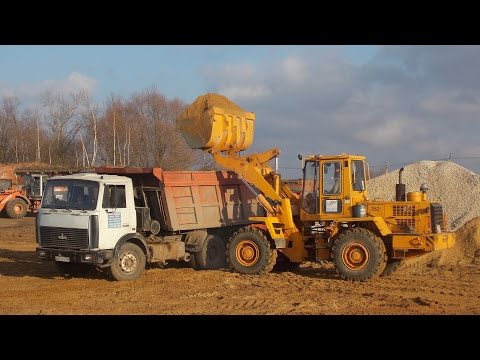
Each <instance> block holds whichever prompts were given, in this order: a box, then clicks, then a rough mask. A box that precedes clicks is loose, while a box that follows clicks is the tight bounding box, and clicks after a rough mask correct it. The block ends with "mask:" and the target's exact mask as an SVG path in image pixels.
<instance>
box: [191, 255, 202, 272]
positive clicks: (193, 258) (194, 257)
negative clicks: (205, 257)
mask: <svg viewBox="0 0 480 360" xmlns="http://www.w3.org/2000/svg"><path fill="white" fill-rule="evenodd" d="M188 265H190V266H191V267H192V268H193V269H194V270H201V269H200V268H199V267H198V265H197V253H191V254H190V260H188Z"/></svg>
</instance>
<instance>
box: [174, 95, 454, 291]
mask: <svg viewBox="0 0 480 360" xmlns="http://www.w3.org/2000/svg"><path fill="white" fill-rule="evenodd" d="M177 127H178V129H179V130H180V132H181V133H182V135H183V136H184V138H185V140H186V141H187V143H188V144H189V146H190V147H191V148H194V149H203V150H204V151H207V152H209V153H210V154H211V155H212V156H213V158H214V159H215V161H216V163H217V164H219V165H221V166H223V167H225V168H227V169H230V170H233V171H235V172H236V173H237V174H238V176H239V177H240V178H241V179H243V181H244V182H245V184H246V185H247V186H248V188H249V189H250V190H251V191H252V192H253V193H254V194H255V196H256V197H257V199H258V200H259V201H260V203H261V204H262V205H263V206H264V208H265V209H266V213H267V216H264V217H250V218H249V220H250V221H251V224H249V225H247V226H245V227H243V228H241V229H239V230H238V231H237V232H235V233H234V234H233V235H232V236H231V237H230V238H229V239H228V241H227V246H226V257H227V263H228V266H229V267H230V269H231V270H233V271H234V272H238V273H241V274H264V273H267V272H269V271H271V270H272V269H273V267H274V265H275V264H276V262H278V263H279V265H282V266H283V267H285V266H286V267H295V266H298V265H299V264H300V263H301V262H303V261H331V262H333V264H334V265H335V268H336V271H337V273H338V274H339V275H340V277H341V278H343V279H345V280H351V281H366V280H370V279H372V278H375V277H377V276H385V275H389V274H391V273H392V272H394V271H395V270H396V269H397V268H398V267H399V266H400V265H401V264H402V262H403V261H404V259H408V258H412V257H416V256H420V255H423V254H425V253H428V252H431V251H434V250H439V249H445V248H450V247H453V246H454V244H455V236H454V233H452V232H447V231H446V230H447V223H446V217H445V215H444V212H443V209H442V205H441V204H439V203H436V202H430V201H428V200H427V195H426V193H427V190H428V187H427V185H426V184H423V185H422V187H421V188H420V191H418V192H417V191H415V192H409V193H408V194H406V193H405V189H406V186H405V184H403V183H402V181H401V180H402V179H401V176H402V171H403V169H401V170H400V171H399V182H398V184H397V185H396V188H395V193H396V201H377V200H375V201H372V200H370V199H369V198H368V190H367V186H366V171H365V169H366V159H365V157H364V156H360V155H349V154H345V153H343V154H338V155H311V156H305V157H304V156H302V155H299V159H300V161H301V163H302V169H303V188H302V192H301V193H300V195H297V194H296V193H294V192H292V191H291V189H290V188H289V187H288V186H287V185H286V183H284V182H283V181H282V179H281V176H280V174H278V173H276V172H275V171H274V170H273V168H272V167H271V166H270V161H271V160H272V159H274V158H276V157H277V156H279V154H280V151H279V149H277V148H274V149H270V150H268V151H265V152H262V153H257V154H250V155H243V154H240V152H241V151H243V150H246V149H247V148H248V147H249V146H250V145H251V144H252V142H253V137H254V128H255V114H254V113H252V112H246V111H244V110H243V109H241V108H240V107H239V106H238V105H236V104H234V103H232V102H231V101H230V100H228V99H227V98H226V97H224V96H222V95H218V94H210V93H209V94H205V95H202V96H200V97H198V98H197V100H196V101H195V102H194V103H192V105H190V106H189V107H188V108H187V109H186V110H185V111H184V112H183V113H182V114H181V115H180V116H179V117H178V118H177ZM392 191H394V189H392Z"/></svg>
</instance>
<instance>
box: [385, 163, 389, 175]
mask: <svg viewBox="0 0 480 360" xmlns="http://www.w3.org/2000/svg"><path fill="white" fill-rule="evenodd" d="M387 172H388V161H385V175H387Z"/></svg>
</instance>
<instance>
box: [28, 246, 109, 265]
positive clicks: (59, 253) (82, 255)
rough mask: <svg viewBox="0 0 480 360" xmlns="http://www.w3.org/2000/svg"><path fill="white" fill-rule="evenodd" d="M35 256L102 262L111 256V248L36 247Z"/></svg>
mask: <svg viewBox="0 0 480 360" xmlns="http://www.w3.org/2000/svg"><path fill="white" fill-rule="evenodd" d="M36 253H37V257H38V258H39V259H41V260H45V261H60V262H70V263H87V264H97V265H100V264H104V263H108V262H109V261H110V260H111V259H112V258H113V251H112V250H96V251H94V250H87V251H85V250H65V249H51V248H41V247H39V248H37V250H36Z"/></svg>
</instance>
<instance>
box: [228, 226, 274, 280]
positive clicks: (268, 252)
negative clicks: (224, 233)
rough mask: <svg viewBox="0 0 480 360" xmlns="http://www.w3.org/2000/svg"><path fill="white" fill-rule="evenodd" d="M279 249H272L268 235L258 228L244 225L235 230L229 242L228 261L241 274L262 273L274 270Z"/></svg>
mask: <svg viewBox="0 0 480 360" xmlns="http://www.w3.org/2000/svg"><path fill="white" fill-rule="evenodd" d="M276 260H277V250H276V249H272V248H271V246H270V243H269V241H268V240H267V238H266V236H265V235H264V234H263V233H262V232H261V231H260V230H258V229H255V228H251V227H244V228H241V229H239V230H238V231H237V232H235V233H234V234H233V235H232V237H231V238H230V239H229V240H228V243H227V263H228V266H229V268H230V269H231V270H233V271H234V272H237V273H240V274H249V275H253V274H255V275H260V274H265V273H268V272H270V271H272V269H273V266H274V265H275V262H276Z"/></svg>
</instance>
